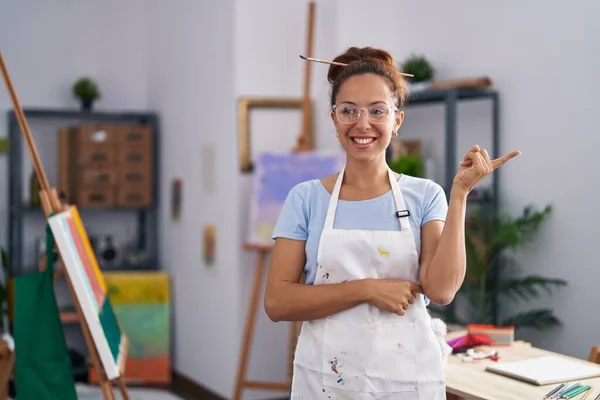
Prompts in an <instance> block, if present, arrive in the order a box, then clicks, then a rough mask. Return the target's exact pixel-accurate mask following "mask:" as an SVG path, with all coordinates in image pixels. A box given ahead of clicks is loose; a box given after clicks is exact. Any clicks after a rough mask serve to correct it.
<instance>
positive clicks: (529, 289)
mask: <svg viewBox="0 0 600 400" xmlns="http://www.w3.org/2000/svg"><path fill="white" fill-rule="evenodd" d="M566 285H567V282H566V281H565V280H563V279H557V278H545V277H543V276H539V275H528V276H525V277H523V278H509V279H504V280H503V281H502V283H501V284H500V286H499V287H498V293H499V294H502V295H504V296H507V297H509V298H511V299H512V300H515V301H517V300H519V299H521V300H530V299H531V298H534V297H536V298H537V297H539V296H540V291H541V290H543V291H544V292H546V294H548V295H551V294H552V289H553V288H554V287H557V286H566Z"/></svg>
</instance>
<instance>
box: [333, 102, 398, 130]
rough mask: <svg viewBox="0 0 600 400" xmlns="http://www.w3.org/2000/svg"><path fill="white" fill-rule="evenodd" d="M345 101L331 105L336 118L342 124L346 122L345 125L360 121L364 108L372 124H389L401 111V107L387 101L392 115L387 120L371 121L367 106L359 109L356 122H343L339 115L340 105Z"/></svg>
mask: <svg viewBox="0 0 600 400" xmlns="http://www.w3.org/2000/svg"><path fill="white" fill-rule="evenodd" d="M342 104H344V103H340V104H334V105H333V107H331V110H332V111H333V112H334V114H335V118H336V119H337V120H338V121H339V122H340V124H345V125H351V124H355V123H357V122H358V120H359V119H360V115H361V114H362V112H363V110H364V111H365V115H366V116H367V121H369V123H370V124H374V125H383V124H387V123H388V122H390V120H391V119H392V116H393V115H394V113H397V112H399V111H400V109H399V108H398V107H396V106H392V105H390V104H389V103H385V105H386V106H387V107H388V108H389V109H390V111H392V112H390V115H389V118H388V120H387V121H385V122H373V121H371V119H370V118H369V110H367V107H361V108H359V109H358V117H356V121H354V122H343V121H342V120H340V117H339V115H338V112H337V110H338V107H339V106H340V105H342Z"/></svg>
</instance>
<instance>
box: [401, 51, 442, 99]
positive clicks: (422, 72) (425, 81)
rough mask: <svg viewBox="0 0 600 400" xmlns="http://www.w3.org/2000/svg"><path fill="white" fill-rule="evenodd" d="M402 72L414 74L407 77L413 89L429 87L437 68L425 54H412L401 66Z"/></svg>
mask: <svg viewBox="0 0 600 400" xmlns="http://www.w3.org/2000/svg"><path fill="white" fill-rule="evenodd" d="M400 69H401V71H402V72H406V73H408V74H412V75H414V77H411V78H407V80H408V82H409V86H410V89H411V90H425V89H427V88H429V85H430V84H431V81H433V78H434V76H435V69H434V68H433V66H432V65H431V63H430V62H429V60H428V59H427V58H426V57H425V56H424V55H418V54H411V55H410V57H408V58H407V59H406V60H405V61H404V62H403V63H402V64H401V66H400Z"/></svg>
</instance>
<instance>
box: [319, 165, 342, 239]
mask: <svg viewBox="0 0 600 400" xmlns="http://www.w3.org/2000/svg"><path fill="white" fill-rule="evenodd" d="M345 170H346V167H345V166H344V167H343V168H342V170H341V171H340V173H339V175H338V177H337V180H336V181H335V186H334V187H333V191H332V192H331V198H330V199H329V207H328V208H327V216H326V217H325V225H324V226H323V228H324V229H333V220H334V219H335V213H336V211H337V204H338V198H339V197H340V189H341V188H342V181H343V180H344V171H345Z"/></svg>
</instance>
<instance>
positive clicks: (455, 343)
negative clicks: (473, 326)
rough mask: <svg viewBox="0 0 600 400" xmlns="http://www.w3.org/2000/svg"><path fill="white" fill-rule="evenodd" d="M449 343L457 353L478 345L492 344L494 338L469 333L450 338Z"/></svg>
mask: <svg viewBox="0 0 600 400" xmlns="http://www.w3.org/2000/svg"><path fill="white" fill-rule="evenodd" d="M447 343H448V345H450V347H452V352H453V353H454V354H457V353H464V352H466V351H467V350H469V349H472V348H475V347H477V346H490V345H491V344H492V340H491V339H490V338H489V337H488V336H486V335H481V334H467V335H464V336H460V337H457V338H455V339H452V340H448V341H447Z"/></svg>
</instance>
